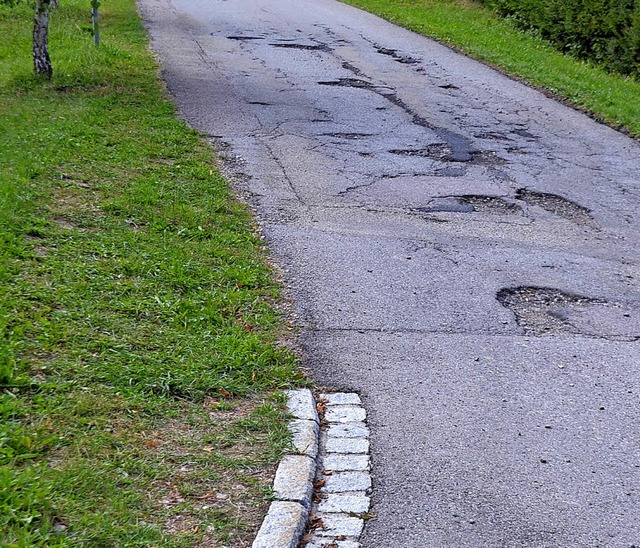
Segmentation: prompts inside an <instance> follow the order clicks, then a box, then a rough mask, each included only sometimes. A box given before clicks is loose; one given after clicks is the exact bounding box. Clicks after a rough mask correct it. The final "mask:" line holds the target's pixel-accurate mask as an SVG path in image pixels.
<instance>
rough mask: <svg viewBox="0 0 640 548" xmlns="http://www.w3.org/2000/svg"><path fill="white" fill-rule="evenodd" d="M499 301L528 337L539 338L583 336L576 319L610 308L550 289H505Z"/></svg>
mask: <svg viewBox="0 0 640 548" xmlns="http://www.w3.org/2000/svg"><path fill="white" fill-rule="evenodd" d="M496 298H497V299H498V302H499V303H500V304H501V305H502V306H504V307H505V308H508V309H509V310H511V311H512V312H513V313H514V315H515V317H516V322H517V323H518V325H519V326H520V327H522V328H523V329H524V331H525V333H527V334H530V335H536V336H541V335H551V334H554V333H572V334H580V333H582V332H583V331H582V330H581V329H580V327H579V326H577V325H574V323H572V316H575V315H579V314H583V313H585V312H587V311H588V310H589V309H590V308H593V307H602V306H605V305H607V304H608V303H607V301H605V300H603V299H596V298H593V297H586V296H584V295H577V294H573V293H566V292H564V291H561V290H560V289H555V288H550V287H528V286H522V287H512V288H505V289H501V290H500V291H499V292H498V294H497V295H496Z"/></svg>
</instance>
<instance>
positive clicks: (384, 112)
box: [140, 0, 640, 548]
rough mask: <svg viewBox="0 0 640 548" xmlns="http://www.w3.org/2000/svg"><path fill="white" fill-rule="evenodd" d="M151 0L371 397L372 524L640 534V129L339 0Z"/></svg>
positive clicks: (176, 86) (373, 538)
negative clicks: (607, 119) (596, 115)
mask: <svg viewBox="0 0 640 548" xmlns="http://www.w3.org/2000/svg"><path fill="white" fill-rule="evenodd" d="M140 3H141V6H142V8H143V12H144V14H145V17H146V19H147V21H148V25H149V29H150V32H151V35H152V38H153V44H154V48H155V50H156V51H157V53H158V55H159V56H160V58H161V60H162V62H163V64H164V75H165V77H166V79H167V81H168V85H169V88H170V91H171V92H172V93H173V94H174V95H175V97H176V99H177V102H178V104H179V105H180V108H181V110H182V112H183V113H184V116H185V117H186V118H187V119H188V120H189V122H190V123H191V124H192V125H193V126H195V127H196V128H198V129H200V130H202V131H204V132H206V133H207V134H209V135H210V136H211V138H212V140H214V141H215V142H216V143H217V144H218V146H220V147H222V148H223V149H224V151H225V154H226V156H227V160H228V161H227V169H228V171H229V173H230V174H232V175H233V176H234V178H235V180H236V182H237V184H238V188H239V189H240V191H241V192H242V193H243V194H244V195H245V196H246V197H247V199H248V200H249V202H250V203H251V204H253V206H254V207H255V209H256V211H257V213H258V215H259V217H260V219H261V222H262V225H263V228H264V232H265V234H266V235H267V238H268V241H269V244H270V246H271V247H272V249H273V250H274V252H275V254H276V256H277V258H278V260H279V261H280V263H281V264H282V265H283V267H284V269H285V272H286V279H287V282H288V283H289V284H290V285H291V287H292V294H293V295H294V297H295V299H296V303H297V304H296V305H297V307H298V312H299V314H300V324H301V326H302V337H301V341H302V345H303V348H304V351H305V353H306V356H307V365H308V367H309V368H310V370H311V371H312V372H313V376H314V377H315V379H316V380H317V382H318V383H320V384H321V385H325V386H328V387H333V388H343V389H348V390H355V391H358V392H360V393H361V394H362V395H363V397H364V401H365V404H366V406H367V409H368V412H369V416H370V426H371V428H372V446H373V448H372V451H373V462H374V476H375V493H374V501H375V507H374V512H375V514H376V516H377V517H376V519H373V520H370V521H369V522H368V524H367V527H366V529H365V534H364V545H365V546H368V547H402V548H404V547H407V548H409V547H416V548H418V547H419V548H424V547H484V546H490V547H492V546H505V547H506V546H509V547H523V546H527V547H529V546H535V547H542V546H545V547H552V546H560V547H569V546H571V547H573V546H585V547H597V546H607V547H608V546H611V547H627V548H629V547H631V546H632V545H634V544H635V545H640V501H639V488H640V450H639V445H640V405H639V396H640V372H639V367H640V343H639V342H638V339H640V306H639V303H640V292H639V287H638V282H639V280H640V268H639V264H640V260H639V253H638V250H639V244H640V231H639V226H640V213H639V208H638V204H639V202H640V146H639V145H638V143H637V142H634V141H632V140H630V139H628V138H627V137H625V136H623V135H621V134H619V133H617V132H615V131H613V130H611V129H609V128H607V127H604V126H602V125H599V124H597V123H595V122H593V121H592V120H590V119H589V118H588V117H586V116H584V115H582V114H580V113H578V112H575V111H573V110H571V109H570V108H567V107H565V106H562V105H561V104H559V103H557V102H555V101H553V100H551V99H548V98H546V97H545V96H543V95H542V94H541V93H539V92H537V91H535V90H532V89H529V88H527V87H525V86H524V85H522V84H520V83H517V82H515V81H513V80H511V79H508V78H506V77H505V76H502V75H500V74H499V73H497V72H495V71H493V70H491V69H489V68H487V67H486V66H484V65H482V64H479V63H477V62H474V61H472V60H470V59H468V58H465V57H464V56H461V55H458V54H455V53H453V52H452V51H450V50H448V49H447V48H444V47H442V46H440V45H438V44H436V43H434V42H432V41H430V40H427V39H425V38H422V37H420V36H417V35H415V34H413V33H410V32H408V31H405V30H402V29H400V28H398V27H395V26H393V25H391V24H388V23H385V22H383V21H381V20H380V19H377V18H375V17H373V16H371V15H368V14H365V13H362V12H360V11H358V10H355V9H353V8H350V7H347V6H345V5H342V4H339V3H336V2H334V1H331V0H306V1H304V2H301V1H300V0H252V1H241V0H206V1H204V0H141V2H140Z"/></svg>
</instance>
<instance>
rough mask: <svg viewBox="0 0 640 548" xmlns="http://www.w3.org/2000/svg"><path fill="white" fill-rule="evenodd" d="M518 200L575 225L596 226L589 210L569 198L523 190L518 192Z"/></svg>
mask: <svg viewBox="0 0 640 548" xmlns="http://www.w3.org/2000/svg"><path fill="white" fill-rule="evenodd" d="M516 198H517V199H518V200H522V201H523V202H525V203H526V204H528V205H531V206H538V207H541V208H542V209H544V210H545V211H548V212H549V213H553V214H554V215H558V216H559V217H562V218H564V219H567V220H569V221H573V222H574V223H578V224H584V225H590V226H594V225H595V221H594V220H593V217H592V216H591V214H590V210H589V209H588V208H586V207H584V206H581V205H580V204H576V203H575V202H572V201H571V200H568V199H567V198H563V197H562V196H558V195H557V194H548V193H545V192H536V191H534V190H529V189H527V188H521V189H518V190H517V191H516Z"/></svg>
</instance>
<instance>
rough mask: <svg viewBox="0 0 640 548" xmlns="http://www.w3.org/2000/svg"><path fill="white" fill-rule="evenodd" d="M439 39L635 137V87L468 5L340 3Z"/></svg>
mask: <svg viewBox="0 0 640 548" xmlns="http://www.w3.org/2000/svg"><path fill="white" fill-rule="evenodd" d="M343 1H344V2H345V3H347V4H351V5H353V6H357V7H359V8H362V9H365V10H367V11H370V12H372V13H375V14H376V15H379V16H381V17H383V18H385V19H387V20H389V21H392V22H394V23H396V24H398V25H400V26H403V27H406V28H409V29H411V30H413V31H415V32H418V33H421V34H424V35H425V36H429V37H431V38H434V39H436V40H439V41H441V42H443V43H445V44H447V45H449V46H451V47H453V48H455V49H458V50H460V51H462V52H464V53H466V54H468V55H470V56H472V57H475V58H477V59H480V60H482V61H485V62H487V63H489V64H491V65H494V66H496V67H498V68H501V69H503V70H504V71H505V72H506V73H508V74H510V75H512V76H515V77H518V78H521V79H523V80H525V81H526V82H528V83H529V84H533V85H534V86H537V87H540V88H543V89H545V90H548V91H550V92H551V93H552V94H554V95H555V96H558V97H560V98H563V99H566V100H568V101H569V102H570V103H571V104H573V105H574V106H577V107H580V108H582V109H585V110H586V111H587V112H589V113H591V114H592V115H593V116H594V117H596V118H597V119H599V120H601V121H604V122H606V123H608V124H610V125H612V126H614V127H616V128H619V129H623V130H625V131H628V132H630V133H631V134H633V135H635V136H636V137H637V136H640V82H639V81H637V80H634V79H633V78H625V77H621V76H616V75H613V74H609V73H607V72H605V71H604V70H603V69H601V68H598V67H594V66H593V65H590V64H588V63H586V62H582V61H578V60H575V59H573V58H571V57H567V56H564V55H562V54H561V53H559V52H558V51H556V50H555V49H554V48H553V46H551V45H550V44H549V43H547V42H546V41H544V40H542V39H541V38H539V37H537V36H535V35H534V34H533V33H528V32H524V31H521V30H519V29H517V28H516V26H515V25H514V24H513V23H512V22H511V21H509V20H508V19H501V18H499V17H498V16H497V15H496V14H495V13H493V12H492V11H490V10H489V9H487V8H485V7H483V6H482V5H480V4H478V3H476V2H473V0H343Z"/></svg>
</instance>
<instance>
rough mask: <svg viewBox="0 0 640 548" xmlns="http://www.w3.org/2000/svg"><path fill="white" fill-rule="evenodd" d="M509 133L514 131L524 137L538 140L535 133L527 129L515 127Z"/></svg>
mask: <svg viewBox="0 0 640 548" xmlns="http://www.w3.org/2000/svg"><path fill="white" fill-rule="evenodd" d="M511 133H515V134H516V135H519V136H520V137H524V138H525V139H531V140H534V141H537V140H538V137H537V136H536V135H534V134H533V133H531V132H529V131H527V130H526V129H515V130H513V131H512V132H511Z"/></svg>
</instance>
